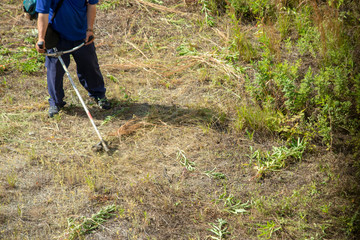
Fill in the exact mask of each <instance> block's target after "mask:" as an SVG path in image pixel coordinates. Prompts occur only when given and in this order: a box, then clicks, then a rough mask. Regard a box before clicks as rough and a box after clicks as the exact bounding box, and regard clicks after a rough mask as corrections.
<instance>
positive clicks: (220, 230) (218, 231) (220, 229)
mask: <svg viewBox="0 0 360 240" xmlns="http://www.w3.org/2000/svg"><path fill="white" fill-rule="evenodd" d="M227 224H228V223H227V221H226V220H223V219H221V218H218V219H217V222H216V223H209V225H210V226H212V228H210V229H209V231H211V232H212V233H214V234H215V235H216V236H210V238H211V239H215V240H222V239H226V236H227V235H229V234H230V232H228V231H227V230H228V226H226V225H227Z"/></svg>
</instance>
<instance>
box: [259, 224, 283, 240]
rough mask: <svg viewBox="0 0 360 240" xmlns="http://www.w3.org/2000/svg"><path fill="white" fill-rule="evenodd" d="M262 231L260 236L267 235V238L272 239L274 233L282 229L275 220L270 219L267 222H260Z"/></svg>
mask: <svg viewBox="0 0 360 240" xmlns="http://www.w3.org/2000/svg"><path fill="white" fill-rule="evenodd" d="M258 226H259V229H258V231H259V232H260V233H259V234H258V237H259V238H262V237H265V238H266V239H270V238H271V237H272V235H273V234H274V233H275V232H277V231H279V230H280V229H281V226H280V227H279V226H278V225H277V224H276V223H275V222H274V221H268V222H266V224H258Z"/></svg>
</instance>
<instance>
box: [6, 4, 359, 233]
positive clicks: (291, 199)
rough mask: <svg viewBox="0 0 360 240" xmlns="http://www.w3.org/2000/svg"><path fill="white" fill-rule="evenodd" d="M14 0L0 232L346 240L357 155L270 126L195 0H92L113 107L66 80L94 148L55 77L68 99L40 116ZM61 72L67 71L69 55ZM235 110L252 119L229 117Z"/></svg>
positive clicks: (42, 79) (355, 221)
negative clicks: (285, 135) (105, 148)
mask: <svg viewBox="0 0 360 240" xmlns="http://www.w3.org/2000/svg"><path fill="white" fill-rule="evenodd" d="M21 3H22V1H21V0H3V1H2V2H1V3H0V23H1V24H0V41H1V46H0V239H358V234H359V219H360V218H359V214H360V212H359V211H360V208H359V200H360V198H359V165H358V160H357V159H356V157H355V156H356V155H354V153H353V151H351V149H348V147H347V145H346V144H345V143H344V144H343V145H340V144H339V145H338V147H337V148H331V149H329V148H328V146H326V145H323V144H320V143H319V144H317V143H316V142H315V143H313V142H309V143H305V142H301V141H300V140H299V142H296V141H295V142H294V143H292V144H291V143H289V142H287V141H285V140H284V139H282V138H281V137H280V136H279V134H276V133H275V132H273V131H269V129H268V127H267V126H268V125H266V124H265V123H264V121H263V120H264V119H268V116H267V115H264V112H263V111H260V110H259V109H257V108H255V107H254V106H250V105H247V104H248V102H247V101H246V98H247V93H246V91H245V89H244V83H245V82H246V81H249V79H250V80H251V79H252V77H254V76H255V74H252V72H253V71H254V70H253V67H252V65H251V64H249V63H244V64H243V65H241V69H240V70H239V69H236V68H235V67H234V66H233V65H231V64H229V63H228V62H227V61H224V58H223V56H221V54H218V52H219V51H217V50H219V49H222V48H225V47H226V45H227V43H228V40H229V39H228V38H229V26H230V22H228V21H227V20H226V19H216V21H217V25H216V27H211V26H209V25H208V24H206V22H205V20H204V14H203V12H201V11H199V8H201V5H200V4H198V3H195V2H194V4H185V2H183V1H177V0H169V1H156V0H154V1H152V2H146V1H144V0H124V1H115V0H111V1H110V0H107V1H101V4H100V5H99V6H98V15H97V21H96V27H95V34H96V35H95V36H96V47H97V54H98V58H99V63H100V66H101V70H102V73H103V76H104V78H105V82H106V87H107V96H108V98H109V99H110V101H111V103H112V106H113V108H112V109H111V110H108V111H104V110H100V109H98V108H96V106H95V105H94V104H93V103H92V102H91V101H90V99H88V97H87V93H86V91H85V90H84V89H82V88H81V87H80V84H78V82H76V84H78V86H79V89H80V92H81V94H82V96H83V97H84V99H86V102H87V104H88V107H89V110H90V112H91V113H92V115H93V117H94V120H95V122H96V125H97V126H98V129H99V131H100V132H101V133H102V136H103V138H104V139H105V140H106V141H107V142H108V144H109V148H110V151H109V153H104V152H94V151H93V150H92V146H93V145H94V144H96V143H97V142H98V141H99V140H98V139H97V136H96V134H95V133H94V130H93V129H92V126H91V124H90V122H89V120H88V119H87V116H86V114H85V112H84V111H83V109H82V107H81V104H80V102H79V100H78V99H77V96H76V94H75V93H74V91H73V89H72V87H71V85H70V83H69V81H68V80H67V79H65V80H64V85H65V94H66V99H65V101H66V102H67V103H68V104H67V105H66V107H65V108H64V110H63V111H61V113H60V114H59V115H58V116H56V117H55V118H53V119H50V118H48V117H47V111H48V102H47V99H48V94H47V87H46V69H45V67H44V66H43V65H44V57H43V56H41V55H39V54H37V53H36V51H35V50H34V44H35V41H36V32H35V31H34V29H36V22H34V21H29V20H27V19H26V18H25V17H24V14H23V12H22V9H21ZM243 31H247V32H252V31H254V26H252V25H250V24H249V25H244V26H243ZM69 71H70V72H71V73H72V75H73V76H74V79H75V80H76V69H75V64H74V62H73V61H72V63H71V65H70V68H69ZM239 106H241V107H239ZM239 114H240V115H241V116H243V120H244V121H246V122H247V126H253V125H254V126H255V125H256V126H260V127H253V128H250V127H244V126H242V127H239V124H240V125H241V124H243V123H244V122H241V121H239ZM269 119H270V118H269ZM251 124H253V125H251ZM261 124H265V125H264V126H262V125H261ZM254 129H255V130H254Z"/></svg>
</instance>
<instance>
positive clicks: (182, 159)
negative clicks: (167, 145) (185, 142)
mask: <svg viewBox="0 0 360 240" xmlns="http://www.w3.org/2000/svg"><path fill="white" fill-rule="evenodd" d="M176 157H177V159H178V160H179V161H180V163H181V165H183V166H184V167H185V168H186V169H187V170H189V171H194V170H195V165H196V164H195V163H194V162H191V161H189V160H188V159H187V157H186V156H185V152H184V151H182V150H179V151H178V152H177V154H176Z"/></svg>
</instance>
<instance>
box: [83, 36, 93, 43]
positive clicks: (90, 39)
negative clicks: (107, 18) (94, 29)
mask: <svg viewBox="0 0 360 240" xmlns="http://www.w3.org/2000/svg"><path fill="white" fill-rule="evenodd" d="M93 39H94V36H93V35H90V36H89V39H88V41H87V42H85V43H88V42H91V41H92V40H93Z"/></svg>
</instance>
